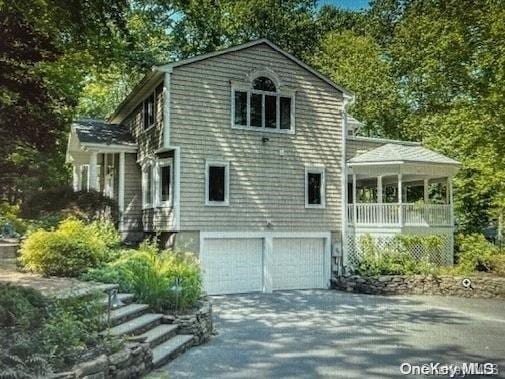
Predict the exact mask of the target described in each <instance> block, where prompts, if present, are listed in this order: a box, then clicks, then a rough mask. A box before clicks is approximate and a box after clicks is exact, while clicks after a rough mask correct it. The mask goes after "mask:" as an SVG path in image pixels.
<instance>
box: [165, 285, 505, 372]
mask: <svg viewBox="0 0 505 379" xmlns="http://www.w3.org/2000/svg"><path fill="white" fill-rule="evenodd" d="M213 306H214V315H215V318H214V319H215V323H216V327H217V330H218V335H217V336H215V337H214V338H213V339H212V340H211V341H210V342H209V343H207V344H205V345H203V346H199V347H196V348H193V349H191V350H190V351H188V352H186V353H185V354H184V355H182V356H180V357H178V358H177V359H176V360H175V361H173V362H171V363H169V364H168V365H167V366H165V367H164V368H163V369H162V370H161V371H163V372H164V373H168V376H169V377H170V378H186V377H191V378H288V377H289V378H313V377H327V378H390V377H402V378H405V377H406V376H404V375H402V374H401V373H400V365H401V364H402V363H403V362H408V363H411V364H422V363H427V362H441V363H451V364H452V363H461V362H492V363H497V364H498V366H499V368H501V372H500V375H499V377H505V301H496V300H482V299H460V298H442V297H424V296H423V297H421V296H416V297H382V296H368V295H357V294H347V293H343V292H336V291H324V290H321V291H290V292H276V293H274V294H249V295H234V296H220V297H214V298H213Z"/></svg>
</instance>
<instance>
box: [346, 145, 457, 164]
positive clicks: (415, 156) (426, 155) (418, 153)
mask: <svg viewBox="0 0 505 379" xmlns="http://www.w3.org/2000/svg"><path fill="white" fill-rule="evenodd" d="M348 163H349V164H350V165H353V164H357V165H361V164H367V163H384V164H388V163H395V164H396V163H432V164H446V165H460V163H459V162H458V161H456V160H454V159H452V158H449V157H446V156H445V155H442V154H440V153H437V152H435V151H433V150H430V149H427V148H425V147H423V146H420V145H405V144H395V143H387V144H385V145H382V146H379V147H376V148H375V149H372V150H369V151H367V152H366V153H363V154H360V155H358V156H356V157H354V158H351V159H349V160H348Z"/></svg>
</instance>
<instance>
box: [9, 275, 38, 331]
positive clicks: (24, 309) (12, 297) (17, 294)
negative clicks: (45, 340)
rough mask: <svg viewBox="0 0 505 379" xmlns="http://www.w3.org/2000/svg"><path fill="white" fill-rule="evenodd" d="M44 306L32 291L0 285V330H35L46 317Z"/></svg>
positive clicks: (36, 293) (36, 292) (35, 292)
mask: <svg viewBox="0 0 505 379" xmlns="http://www.w3.org/2000/svg"><path fill="white" fill-rule="evenodd" d="M46 305H47V301H46V299H45V298H44V297H43V296H42V295H41V294H40V292H38V291H35V290H34V289H31V288H24V287H16V286H12V285H9V284H0V328H5V327H15V328H21V329H25V330H30V329H34V328H37V327H39V326H40V325H41V323H42V322H43V321H44V319H45V317H46V311H45V308H46Z"/></svg>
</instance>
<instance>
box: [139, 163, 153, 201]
mask: <svg viewBox="0 0 505 379" xmlns="http://www.w3.org/2000/svg"><path fill="white" fill-rule="evenodd" d="M153 168H154V164H153V162H152V161H148V162H146V163H145V164H144V165H143V166H142V209H151V208H153V206H154V201H153V200H154V195H155V194H154V193H153V192H155V189H156V186H155V184H156V183H155V178H154V175H153V174H154V169H153ZM148 170H151V202H150V203H148V202H147V172H148Z"/></svg>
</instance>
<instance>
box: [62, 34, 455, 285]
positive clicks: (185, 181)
mask: <svg viewBox="0 0 505 379" xmlns="http://www.w3.org/2000/svg"><path fill="white" fill-rule="evenodd" d="M352 100H353V94H352V93H351V92H350V91H348V90H347V89H345V88H343V87H341V86H340V85H338V84H336V83H334V82H332V81H331V80H330V79H328V78H326V77H324V76H323V75H321V74H320V73H318V72H317V71H315V70H314V69H312V68H311V67H309V66H307V65H306V64H304V63H303V62H301V61H299V60H298V59H296V58H295V57H293V56H292V55H290V54H288V53H286V52H285V51H283V50H281V49H280V48H279V47H277V46H276V45H274V44H273V43H271V42H270V41H268V40H265V39H261V40H258V41H254V42H250V43H246V44H243V45H240V46H235V47H231V48H228V49H225V50H222V51H217V52H213V53H209V54H204V55H200V56H196V57H193V58H189V59H184V60H181V61H178V62H173V63H170V64H167V65H162V66H157V67H154V68H153V69H152V71H151V72H149V73H148V74H147V75H146V76H145V77H144V79H143V80H142V81H141V82H140V83H139V84H138V85H137V86H136V87H135V88H134V90H133V91H132V92H131V94H130V95H129V96H128V97H126V99H125V100H124V101H123V102H122V103H121V104H120V105H119V106H118V108H117V110H116V111H115V113H114V114H113V115H112V116H111V117H110V119H109V120H108V122H104V121H96V120H78V121H75V122H74V124H73V125H72V130H71V133H70V137H69V142H68V151H67V161H68V162H69V163H70V164H72V166H73V173H74V176H73V178H74V179H73V185H74V188H75V189H76V190H78V189H88V188H94V189H98V190H99V191H103V192H104V193H105V194H107V195H108V196H111V197H113V198H114V199H116V200H117V202H118V204H119V208H120V211H121V222H120V230H121V233H122V234H123V236H124V238H125V239H129V240H137V241H138V240H141V239H142V238H144V236H145V235H149V234H157V235H159V236H160V237H161V239H162V240H163V242H164V243H165V244H166V245H167V246H171V247H173V248H174V249H175V250H184V251H193V252H195V253H197V254H198V255H199V257H200V260H201V264H202V267H203V270H204V285H205V288H206V289H207V291H208V292H209V293H211V294H220V293H239V292H252V291H267V292H268V291H272V290H279V289H301V288H325V287H327V286H328V285H329V282H330V277H331V275H332V272H334V271H337V270H338V267H339V266H340V265H341V264H342V258H343V263H344V264H345V265H352V264H353V262H354V261H355V260H356V258H357V257H358V256H359V254H360V251H359V250H360V249H359V246H358V245H359V238H360V236H362V235H364V234H366V233H370V234H372V235H375V236H379V237H380V238H390V237H391V236H394V235H395V234H397V233H416V234H430V233H436V234H437V235H441V236H442V237H443V239H444V241H445V242H444V244H445V245H444V246H445V250H444V252H443V254H440V262H441V263H450V262H451V259H452V235H453V225H454V221H453V216H452V189H451V178H452V176H453V175H454V174H455V173H456V172H457V170H458V166H459V164H458V162H456V161H454V160H452V159H449V158H447V157H444V156H442V155H440V154H438V153H435V152H433V151H430V150H428V149H426V148H424V147H422V146H420V145H419V144H417V143H412V142H401V141H391V140H383V139H373V138H365V137H359V136H356V135H355V134H356V131H357V130H358V129H359V123H358V122H357V121H356V120H354V119H351V118H350V116H347V114H346V105H347V104H348V103H349V102H350V101H352ZM399 194H400V196H399Z"/></svg>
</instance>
